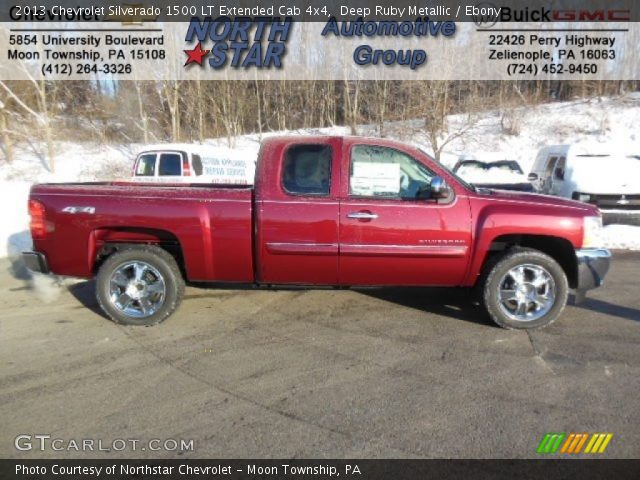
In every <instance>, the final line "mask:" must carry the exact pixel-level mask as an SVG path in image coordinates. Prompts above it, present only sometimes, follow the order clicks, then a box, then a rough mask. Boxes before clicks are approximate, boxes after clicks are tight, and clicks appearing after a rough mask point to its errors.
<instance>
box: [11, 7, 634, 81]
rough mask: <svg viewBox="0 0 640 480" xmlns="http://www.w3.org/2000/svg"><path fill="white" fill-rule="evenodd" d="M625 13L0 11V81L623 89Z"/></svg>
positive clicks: (628, 14)
mask: <svg viewBox="0 0 640 480" xmlns="http://www.w3.org/2000/svg"><path fill="white" fill-rule="evenodd" d="M79 3H81V5H78V4H79ZM134 3H135V4H134ZM638 10H640V5H639V4H637V3H636V2H633V1H619V2H604V1H593V2H578V1H565V2H550V1H539V2H535V1H534V2H508V3H506V2H497V1H495V2H487V1H472V0H470V1H466V2H465V1H459V2H451V1H443V2H416V1H414V2H411V1H405V0H402V1H397V2H379V3H372V2H363V1H356V2H351V1H350V2H346V1H344V2H340V1H325V2H322V1H316V0H307V1H302V2H284V1H282V2H274V1H265V2H243V1H239V2H222V3H218V2H199V1H185V2H175V1H174V2H172V1H150V2H147V1H142V2H119V1H117V0H111V1H98V0H95V1H88V2H77V1H65V0H60V1H57V2H56V1H53V2H51V1H47V2H44V1H43V2H29V3H28V2H19V1H16V2H5V3H4V4H3V6H2V7H0V58H2V62H0V65H1V66H0V80H43V79H45V80H104V79H117V80H256V79H259V80H342V79H346V80H635V79H638V78H640V63H638V62H637V61H636V55H637V46H638V44H639V42H640V23H638Z"/></svg>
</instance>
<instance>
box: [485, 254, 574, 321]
mask: <svg viewBox="0 0 640 480" xmlns="http://www.w3.org/2000/svg"><path fill="white" fill-rule="evenodd" d="M568 294H569V284H568V282H567V276H566V274H565V273H564V270H563V269H562V267H561V266H560V265H559V264H558V262H556V261H555V260H554V259H553V258H551V257H550V256H548V255H546V254H544V253H542V252H540V251H538V250H533V249H514V250H512V251H510V252H508V253H507V254H505V255H504V256H503V257H501V258H500V259H499V260H497V261H496V262H495V264H493V266H492V267H491V268H490V269H489V271H488V274H487V275H486V277H485V280H484V285H483V300H484V306H485V308H486V309H487V312H488V313H489V316H490V317H491V318H492V320H493V321H494V322H496V323H497V324H498V325H500V326H501V327H504V328H514V329H532V328H542V327H546V326H547V325H550V324H551V323H553V322H554V321H555V320H556V319H557V318H558V317H559V316H560V314H561V313H562V311H563V310H564V307H565V306H566V304H567V297H568Z"/></svg>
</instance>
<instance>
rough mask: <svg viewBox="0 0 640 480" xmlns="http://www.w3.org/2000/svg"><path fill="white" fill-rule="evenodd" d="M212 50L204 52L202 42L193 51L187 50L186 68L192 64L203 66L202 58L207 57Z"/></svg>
mask: <svg viewBox="0 0 640 480" xmlns="http://www.w3.org/2000/svg"><path fill="white" fill-rule="evenodd" d="M210 51H211V50H203V49H202V45H200V42H198V44H197V45H196V46H195V47H194V48H193V50H185V51H184V53H186V54H187V57H188V58H187V61H186V62H185V63H184V66H185V67H186V66H187V65H189V64H191V63H194V62H195V63H197V64H198V65H200V66H202V58H203V57H205V56H206V55H207V54H208V53H209V52H210Z"/></svg>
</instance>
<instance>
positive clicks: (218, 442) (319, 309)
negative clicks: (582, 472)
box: [0, 253, 640, 458]
mask: <svg viewBox="0 0 640 480" xmlns="http://www.w3.org/2000/svg"><path fill="white" fill-rule="evenodd" d="M10 270H11V265H10V263H9V262H8V261H7V260H4V261H2V263H1V264H0V364H1V365H2V371H1V372H0V386H1V388H0V416H1V418H2V422H0V433H1V435H0V456H2V457H3V458H4V457H10V458H36V457H42V458H47V457H50V458H53V457H58V458H59V457H65V456H70V457H86V458H116V457H138V458H144V457H174V456H177V455H178V454H179V453H180V452H176V451H155V452H151V451H149V450H148V449H147V450H145V451H136V452H133V453H132V451H131V450H124V451H120V452H110V453H107V452H95V451H94V452H91V451H89V452H82V451H80V452H77V451H74V450H70V451H67V450H65V451H62V452H56V451H53V450H51V449H46V450H45V451H39V450H38V449H33V450H30V451H19V450H17V449H16V448H15V447H14V439H15V438H16V437H17V436H18V435H20V434H29V435H35V434H49V435H51V436H52V438H60V439H64V440H65V441H66V440H71V439H87V438H89V439H96V440H98V439H100V440H103V441H105V442H107V443H110V442H111V441H112V440H113V439H140V440H143V441H144V440H148V439H154V438H155V439H193V440H194V442H193V445H194V451H190V452H183V453H181V456H182V457H183V458H189V457H190V458H210V457H213V458H215V457H221V458H223V457H227V458H232V457H235V458H248V457H278V458H290V457H300V458H315V457H326V458H332V457H338V458H342V457H357V458H369V457H375V458H407V457H408V458H412V457H420V458H423V457H424V458H431V457H447V458H450V457H465V458H466V457H474V458H475V457H477V458H484V457H535V456H536V453H535V450H536V447H537V445H538V443H539V442H540V440H541V438H542V437H543V436H544V434H545V433H547V432H611V433H613V434H614V437H613V440H612V441H611V443H610V445H609V447H608V448H607V451H606V453H605V454H604V455H605V456H606V457H610V458H613V457H618V458H626V457H636V458H637V457H638V456H640V396H639V395H638V393H639V392H640V348H639V345H640V288H639V287H640V282H639V280H638V279H639V275H640V253H617V254H616V255H615V259H614V263H613V268H612V271H611V273H610V274H609V277H608V279H607V285H606V287H605V288H603V289H600V290H598V291H594V292H591V293H590V295H589V298H588V300H587V301H586V303H585V304H583V305H581V306H569V307H568V308H567V310H566V312H565V314H564V315H563V316H562V317H561V318H560V319H559V320H558V321H557V322H556V323H555V324H553V325H551V326H550V327H549V328H547V329H545V330H542V331H534V332H530V333H527V332H523V331H507V330H503V329H500V328H497V327H494V326H493V325H492V324H491V323H490V322H489V320H488V319H487V318H486V317H485V315H484V314H483V313H482V312H481V310H480V309H479V308H478V307H477V306H475V305H474V304H473V302H472V299H471V298H470V295H469V292H468V291H464V290H438V289H427V290H424V289H422V290H419V289H415V290H395V289H392V290H363V291H349V290H313V291H309V290H281V291H267V290H252V289H245V290H229V289H222V290H221V289H205V288H196V287H189V288H188V289H187V294H186V299H185V301H184V303H183V304H182V307H181V308H180V310H179V311H178V313H177V314H176V315H174V316H173V317H171V318H170V319H169V320H168V321H167V322H166V323H164V324H162V325H159V326H156V327H152V328H132V327H123V326H118V325H115V324H113V323H112V322H110V321H108V320H106V319H105V318H104V317H103V316H102V314H101V313H100V312H99V310H98V307H97V303H96V301H95V300H94V297H93V284H92V283H91V282H77V283H75V282H65V284H64V286H62V287H60V288H56V289H52V288H47V289H46V290H47V291H48V293H49V297H51V298H49V300H50V303H44V302H43V301H42V297H43V294H42V292H43V289H42V288H38V289H37V292H39V293H38V294H36V291H34V290H33V289H32V288H31V287H30V286H29V282H27V281H25V280H21V279H16V278H14V276H13V275H12V274H11V273H10ZM585 456H586V455H585Z"/></svg>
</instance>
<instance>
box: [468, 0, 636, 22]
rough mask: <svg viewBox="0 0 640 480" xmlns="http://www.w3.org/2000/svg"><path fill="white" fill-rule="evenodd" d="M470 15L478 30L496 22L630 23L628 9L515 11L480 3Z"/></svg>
mask: <svg viewBox="0 0 640 480" xmlns="http://www.w3.org/2000/svg"><path fill="white" fill-rule="evenodd" d="M473 11H474V15H472V19H473V23H475V24H476V26H477V27H479V28H491V27H493V26H494V25H495V24H496V23H498V22H533V23H540V22H630V21H631V10H630V9H588V8H571V9H549V8H544V7H539V8H532V9H530V8H529V7H525V8H521V9H517V8H512V7H496V6H495V5H493V4H491V3H488V2H482V3H479V4H477V5H476V6H475V7H474V9H473Z"/></svg>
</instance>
